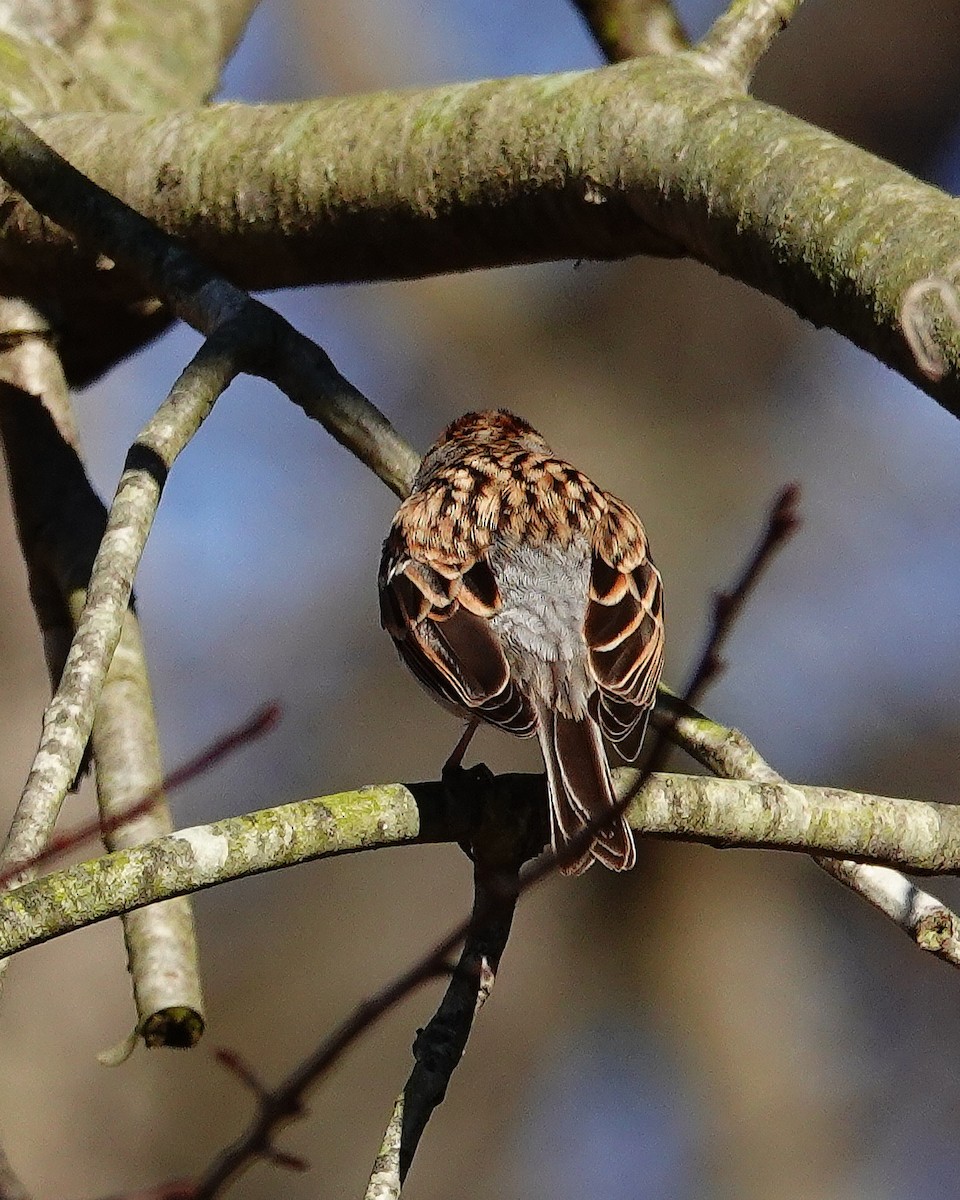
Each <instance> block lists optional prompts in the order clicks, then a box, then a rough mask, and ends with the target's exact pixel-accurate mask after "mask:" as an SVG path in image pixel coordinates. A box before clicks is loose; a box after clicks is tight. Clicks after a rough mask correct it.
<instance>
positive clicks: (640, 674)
mask: <svg viewBox="0 0 960 1200" xmlns="http://www.w3.org/2000/svg"><path fill="white" fill-rule="evenodd" d="M379 590H380V616H381V623H382V625H383V627H384V628H385V629H386V631H387V632H388V633H389V634H390V636H391V637H392V638H393V640H394V642H395V644H396V646H397V649H398V650H399V652H400V657H401V659H402V660H403V661H404V662H405V663H406V665H407V666H408V667H409V668H410V670H411V671H412V672H413V674H414V675H415V676H416V677H417V679H419V680H420V682H421V683H422V684H424V685H425V686H426V687H427V689H428V690H429V691H430V692H431V693H432V694H433V696H434V698H435V699H436V700H438V701H439V702H440V703H441V704H442V705H444V707H446V708H448V709H450V710H452V711H453V712H455V713H456V714H458V715H459V716H461V717H464V718H466V719H467V721H468V722H470V723H471V724H470V725H468V728H467V733H466V735H465V738H464V739H461V743H460V745H459V746H458V751H459V752H460V753H461V754H462V749H465V744H466V742H467V741H469V737H470V735H471V734H472V732H473V728H475V727H476V724H477V723H478V722H479V721H481V720H482V721H487V722H489V723H490V724H491V725H496V726H498V727H499V728H501V729H504V730H506V731H507V732H508V733H512V734H515V735H516V736H517V737H533V736H534V735H536V736H537V738H539V741H540V749H541V752H542V754H543V760H544V764H545V766H546V774H547V790H548V794H549V800H550V831H551V845H552V848H553V850H554V853H555V854H557V855H558V856H559V858H560V861H561V870H562V871H563V872H564V873H565V874H568V875H577V874H580V873H581V872H583V871H585V870H586V869H587V867H589V866H590V865H591V864H592V863H593V861H594V860H596V861H599V862H601V863H603V865H604V866H605V867H609V868H610V869H611V870H614V871H625V870H628V869H629V868H630V867H632V866H633V865H634V863H635V862H636V847H635V845H634V840H633V833H632V831H631V830H630V827H629V826H628V825H627V822H626V819H625V817H624V816H623V815H622V814H617V813H616V812H615V809H616V799H615V793H614V789H613V782H612V779H611V776H610V766H609V763H608V760H607V754H606V751H605V748H604V741H603V738H604V736H605V737H606V738H607V739H608V741H609V742H611V743H612V744H613V745H614V746H615V747H616V749H617V751H618V752H619V754H620V755H621V757H622V758H624V759H625V760H626V761H627V762H634V761H635V760H636V758H637V756H638V755H639V753H640V747H641V744H642V742H643V735H644V732H645V731H646V726H647V718H648V717H649V715H650V710H651V709H652V708H653V704H654V700H655V698H656V690H657V682H658V680H659V678H660V670H661V667H662V664H663V600H662V589H661V583H660V574H659V572H658V571H657V568H656V567H655V566H654V565H653V562H652V560H651V558H650V553H649V550H648V546H647V537H646V534H645V533H644V529H643V526H642V525H641V523H640V520H639V518H638V517H637V515H636V513H635V512H634V511H633V509H631V508H630V507H629V506H628V505H627V504H625V503H624V502H623V501H622V500H618V499H617V498H616V496H613V495H611V494H610V493H609V492H605V491H603V489H602V488H600V487H598V486H597V485H596V484H595V483H594V482H593V481H592V480H590V479H588V478H587V476H586V475H584V474H583V473H582V472H580V471H578V470H577V469H576V468H575V467H572V466H571V465H570V464H569V463H567V462H564V461H563V459H561V458H558V457H557V456H556V455H555V454H554V453H553V451H552V450H551V449H550V447H549V446H548V445H547V443H546V442H545V441H544V439H543V438H542V437H541V436H540V434H539V433H537V432H536V430H535V429H533V428H532V427H531V426H530V425H528V424H527V422H526V421H524V420H522V419H521V418H520V417H517V416H514V415H513V414H512V413H510V412H507V411H506V410H505V409H498V410H497V411H487V412H472V413H467V414H465V415H464V416H462V417H460V418H458V419H457V420H456V421H454V422H453V423H452V424H451V425H449V426H448V427H447V428H446V429H445V430H444V431H443V433H442V434H441V435H440V437H439V438H438V439H437V441H436V443H435V444H434V445H433V446H432V447H431V448H430V450H429V451H428V452H427V454H426V456H425V458H424V459H423V461H422V463H421V465H420V469H419V470H418V472H417V475H416V477H415V479H414V482H413V488H412V491H411V493H410V495H409V496H408V497H407V498H406V499H405V500H404V501H403V502H402V504H401V505H400V508H399V510H398V512H397V514H396V516H395V517H394V519H393V524H392V525H391V527H390V532H389V534H388V536H387V539H386V541H385V542H384V546H383V556H382V558H381V562H380V574H379ZM458 751H455V754H457V753H458ZM607 812H610V813H612V814H615V815H612V816H611V820H610V823H609V825H607V826H603V827H601V828H600V830H599V832H598V833H597V835H596V839H595V840H594V841H593V843H592V844H591V845H590V846H588V847H587V848H586V849H585V850H582V852H581V853H580V854H579V855H575V854H574V853H573V852H572V851H567V850H566V848H567V847H568V846H569V844H570V843H571V842H572V841H573V840H574V839H576V838H577V837H578V835H579V834H582V832H583V830H584V829H585V828H586V827H587V826H588V825H590V824H592V823H594V822H596V821H598V820H599V819H600V818H602V817H603V815H604V814H605V813H607ZM571 857H572V861H570V859H571Z"/></svg>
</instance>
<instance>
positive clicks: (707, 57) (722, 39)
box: [697, 0, 802, 90]
mask: <svg viewBox="0 0 960 1200" xmlns="http://www.w3.org/2000/svg"><path fill="white" fill-rule="evenodd" d="M801 3H802V0H733V3H731V5H730V7H729V8H728V9H727V11H726V12H725V13H723V14H722V15H721V16H720V17H718V18H717V20H716V21H715V22H714V24H713V27H712V28H711V29H710V31H709V32H708V33H707V35H706V37H704V38H703V40H702V41H701V42H700V44H699V45H698V46H697V54H698V57H699V59H700V61H701V62H702V63H703V65H704V66H705V67H707V69H708V70H710V71H711V72H713V73H714V74H717V75H723V76H724V77H726V78H727V79H729V80H730V81H731V82H733V83H736V84H738V85H739V86H740V87H742V88H744V90H746V88H747V87H749V85H750V79H751V77H752V75H753V72H754V71H755V70H756V67H757V63H758V62H759V61H760V59H761V58H762V57H763V55H764V54H765V53H766V51H767V50H768V49H769V48H770V45H771V44H772V42H773V40H774V38H775V37H776V36H777V34H778V33H780V31H781V30H783V29H785V28H786V26H787V25H788V24H789V23H790V19H791V17H792V16H793V14H794V13H795V12H796V11H797V9H798V8H799V7H800V4H801Z"/></svg>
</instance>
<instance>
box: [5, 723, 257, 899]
mask: <svg viewBox="0 0 960 1200" xmlns="http://www.w3.org/2000/svg"><path fill="white" fill-rule="evenodd" d="M279 715H280V709H279V707H278V706H277V705H276V704H268V705H266V706H265V707H264V708H262V709H260V710H259V711H258V712H256V713H254V715H253V716H252V717H251V718H250V719H249V720H248V721H245V722H244V723H243V724H242V725H239V726H237V728H236V729H231V730H230V731H229V732H228V733H225V734H223V736H222V737H219V738H217V740H216V741H215V742H212V743H211V744H210V745H209V746H207V747H206V748H205V749H203V750H201V751H200V752H199V754H197V755H195V757H193V758H191V759H189V760H188V761H187V762H185V763H184V764H183V765H182V766H179V767H177V768H176V769H175V770H173V771H171V772H170V774H169V775H167V776H165V778H164V779H162V780H161V782H160V783H158V784H157V785H156V786H155V787H153V788H152V789H151V790H150V791H149V792H147V793H146V794H145V795H144V796H141V798H140V799H139V800H137V801H136V803H134V804H131V805H130V806H129V807H128V808H126V809H125V810H123V811H120V812H115V813H113V814H111V815H110V816H109V817H98V818H97V819H96V820H95V821H90V822H88V823H87V824H86V825H81V826H80V827H79V828H77V829H74V830H71V831H70V832H67V833H63V834H60V836H59V837H56V838H53V839H51V840H50V842H49V843H48V844H47V845H46V846H44V848H43V849H42V850H40V851H38V853H36V854H35V855H33V857H32V858H29V859H26V860H25V861H23V862H20V863H13V864H12V865H11V866H9V867H7V868H6V869H5V870H4V871H2V872H0V889H2V888H5V887H8V886H9V885H10V883H11V882H12V881H13V879H14V878H16V876H18V875H24V874H26V873H28V872H35V871H36V870H37V868H38V867H41V866H45V865H46V864H47V863H49V862H51V861H53V860H55V859H57V858H59V857H60V856H61V855H63V854H66V853H67V852H68V851H70V850H74V849H76V847H78V846H82V845H83V843H84V842H88V841H91V840H92V839H93V838H95V837H110V836H112V835H113V834H114V833H116V831H117V830H119V829H122V828H123V827H124V826H125V825H129V824H131V823H132V822H135V821H137V820H139V819H140V818H142V817H143V816H144V814H145V813H147V812H149V811H150V809H151V808H153V806H154V805H155V804H156V803H157V801H158V800H159V799H160V798H161V797H162V796H163V795H164V794H165V793H167V792H171V791H173V790H174V788H178V787H182V786H183V785H184V784H185V783H189V782H190V780H191V779H196V778H197V776H199V775H202V774H204V772H206V771H209V770H211V769H212V768H213V767H215V766H216V765H217V763H219V762H221V761H222V760H223V759H224V758H226V757H227V756H228V755H230V754H232V753H233V752H234V751H235V750H238V749H239V748H240V747H241V746H245V745H246V744H247V742H251V741H253V740H254V738H258V737H260V736H261V735H262V734H264V733H267V732H269V730H271V729H272V728H273V727H274V725H275V724H276V722H277V720H278V718H279ZM176 836H177V835H169V836H168V837H167V838H163V839H161V840H163V841H168V840H169V839H170V837H176ZM142 846H143V843H142V842H138V843H136V844H135V846H133V847H131V848H130V849H139V848H142ZM107 857H110V856H107ZM114 857H118V855H115V856H114ZM98 861H105V860H103V859H101V860H98ZM165 898H166V897H164V899H165Z"/></svg>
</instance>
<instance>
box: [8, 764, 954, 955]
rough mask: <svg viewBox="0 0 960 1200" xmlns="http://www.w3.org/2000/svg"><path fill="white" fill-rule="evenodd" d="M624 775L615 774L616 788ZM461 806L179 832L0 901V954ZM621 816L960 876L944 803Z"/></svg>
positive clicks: (822, 802) (386, 838)
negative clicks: (955, 873)
mask: <svg viewBox="0 0 960 1200" xmlns="http://www.w3.org/2000/svg"><path fill="white" fill-rule="evenodd" d="M631 778H632V774H631V772H628V771H622V772H619V773H618V785H622V786H626V785H627V784H628V782H629V780H630V779H631ZM498 785H499V786H500V787H501V788H504V789H506V790H507V791H509V792H513V793H515V794H516V797H517V799H518V801H522V802H523V803H524V804H526V803H535V804H537V805H539V806H540V807H542V809H543V812H544V813H545V811H546V803H545V799H544V791H543V777H542V776H529V775H516V776H500V777H498ZM468 807H469V806H468V805H465V804H464V803H462V802H461V801H460V800H459V799H457V801H456V802H455V803H454V802H452V801H451V798H450V796H449V794H448V792H447V790H446V789H445V787H444V785H443V784H439V783H421V784H411V785H409V786H407V785H405V784H381V785H374V786H370V787H365V788H360V789H358V790H356V791H351V792H342V793H338V794H337V795H333V796H324V797H321V798H319V799H316V800H304V801H301V802H299V803H296V804H287V805H283V806H281V807H279V808H272V809H265V810H263V811H261V812H256V813H250V814H248V815H246V816H242V817H232V818H228V819H226V820H223V821H217V822H214V823H213V824H212V825H206V826H201V827H197V828H194V829H186V830H180V831H178V832H176V833H173V834H170V835H169V836H167V837H163V838H158V839H156V840H155V841H153V842H149V843H147V844H146V845H141V846H135V847H131V848H130V849H127V850H118V851H114V852H113V853H111V854H107V855H104V856H103V857H101V858H98V859H93V860H91V861H89V862H85V863H80V864H79V865H77V866H72V867H67V868H66V869H64V870H62V871H57V872H54V873H52V874H50V875H47V876H45V877H44V878H42V879H39V880H36V881H33V882H30V883H26V884H23V885H22V886H20V887H18V888H15V889H14V890H12V891H10V892H6V893H3V894H0V955H8V954H13V953H16V952H17V951H19V950H23V949H25V948H27V947H28V946H33V945H37V944H38V943H40V942H44V941H47V940H49V939H50V938H53V937H59V936H61V935H63V934H65V933H68V932H70V931H72V930H74V929H80V928H83V927H84V926H86V925H90V924H93V923H94V922H96V921H102V920H104V919H105V918H107V917H112V916H117V915H118V914H119V913H121V912H126V911H128V910H130V909H133V908H138V907H142V906H143V905H146V904H153V903H156V902H157V901H158V900H167V899H169V898H170V897H171V896H180V895H185V894H187V893H189V892H195V891H199V890H201V889H203V888H207V887H213V886H215V885H217V884H221V883H225V882H227V881H228V880H231V879H238V878H241V877H243V876H246V875H253V874H258V873H260V872H263V871H272V870H277V869H278V868H281V867H289V866H293V865H295V864H297V863H303V862H306V861H308V860H310V859H316V858H323V857H327V856H329V855H334V854H345V853H354V852H356V851H359V850H368V849H377V848H380V847H384V846H394V845H401V844H406V843H423V842H431V843H432V842H443V841H451V840H462V839H463V838H464V837H466V836H467V833H468V823H469V821H470V819H471V818H470V813H469V811H468ZM629 819H630V822H631V824H632V825H633V827H634V828H635V829H636V830H637V831H638V832H640V833H645V834H648V835H655V836H658V837H670V838H681V839H684V840H689V841H699V842H705V843H707V844H710V845H714V846H726V847H734V846H739V847H756V848H763V849H776V850H791V851H805V852H808V853H814V854H819V855H831V856H841V857H848V856H851V855H854V856H856V857H857V858H863V859H868V860H870V861H872V862H880V863H885V864H890V865H893V866H896V867H898V868H901V869H903V870H908V871H912V872H919V873H929V874H947V873H954V872H956V871H958V870H960V809H958V808H957V807H955V806H953V805H947V804H929V803H926V802H923V801H918V800H901V799H893V798H889V797H883V796H871V795H867V794H865V793H859V792H848V791H841V790H839V789H836V788H818V787H809V786H800V785H796V784H787V783H777V782H767V783H762V784H752V783H749V782H746V781H742V780H740V781H738V780H728V779H711V778H709V777H704V776H677V775H655V776H653V777H651V779H650V780H649V781H648V783H647V785H646V786H645V787H644V789H643V791H642V792H641V793H640V795H639V796H638V797H637V798H636V800H635V801H634V803H633V805H632V806H631V808H630V810H629ZM927 948H929V947H927ZM947 957H948V958H950V961H955V962H956V965H960V959H958V960H955V959H954V958H952V957H950V956H949V955H948V956H947Z"/></svg>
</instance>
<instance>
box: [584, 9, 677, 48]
mask: <svg viewBox="0 0 960 1200" xmlns="http://www.w3.org/2000/svg"><path fill="white" fill-rule="evenodd" d="M573 6H574V8H576V9H577V10H578V11H579V13H580V15H581V16H582V17H583V19H584V21H585V22H586V24H587V28H588V29H589V30H590V32H591V33H592V34H593V36H594V37H595V38H596V40H597V42H598V43H599V45H600V48H601V50H602V51H603V53H604V54H605V55H606V57H607V59H608V61H609V62H623V60H624V59H627V58H638V57H639V56H640V55H643V54H674V53H676V51H677V50H684V49H686V47H687V46H689V44H690V43H689V41H688V40H687V35H686V33H685V32H684V29H683V25H682V24H681V23H680V18H679V17H678V16H677V13H676V10H675V9H674V7H673V4H672V3H671V0H573Z"/></svg>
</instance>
